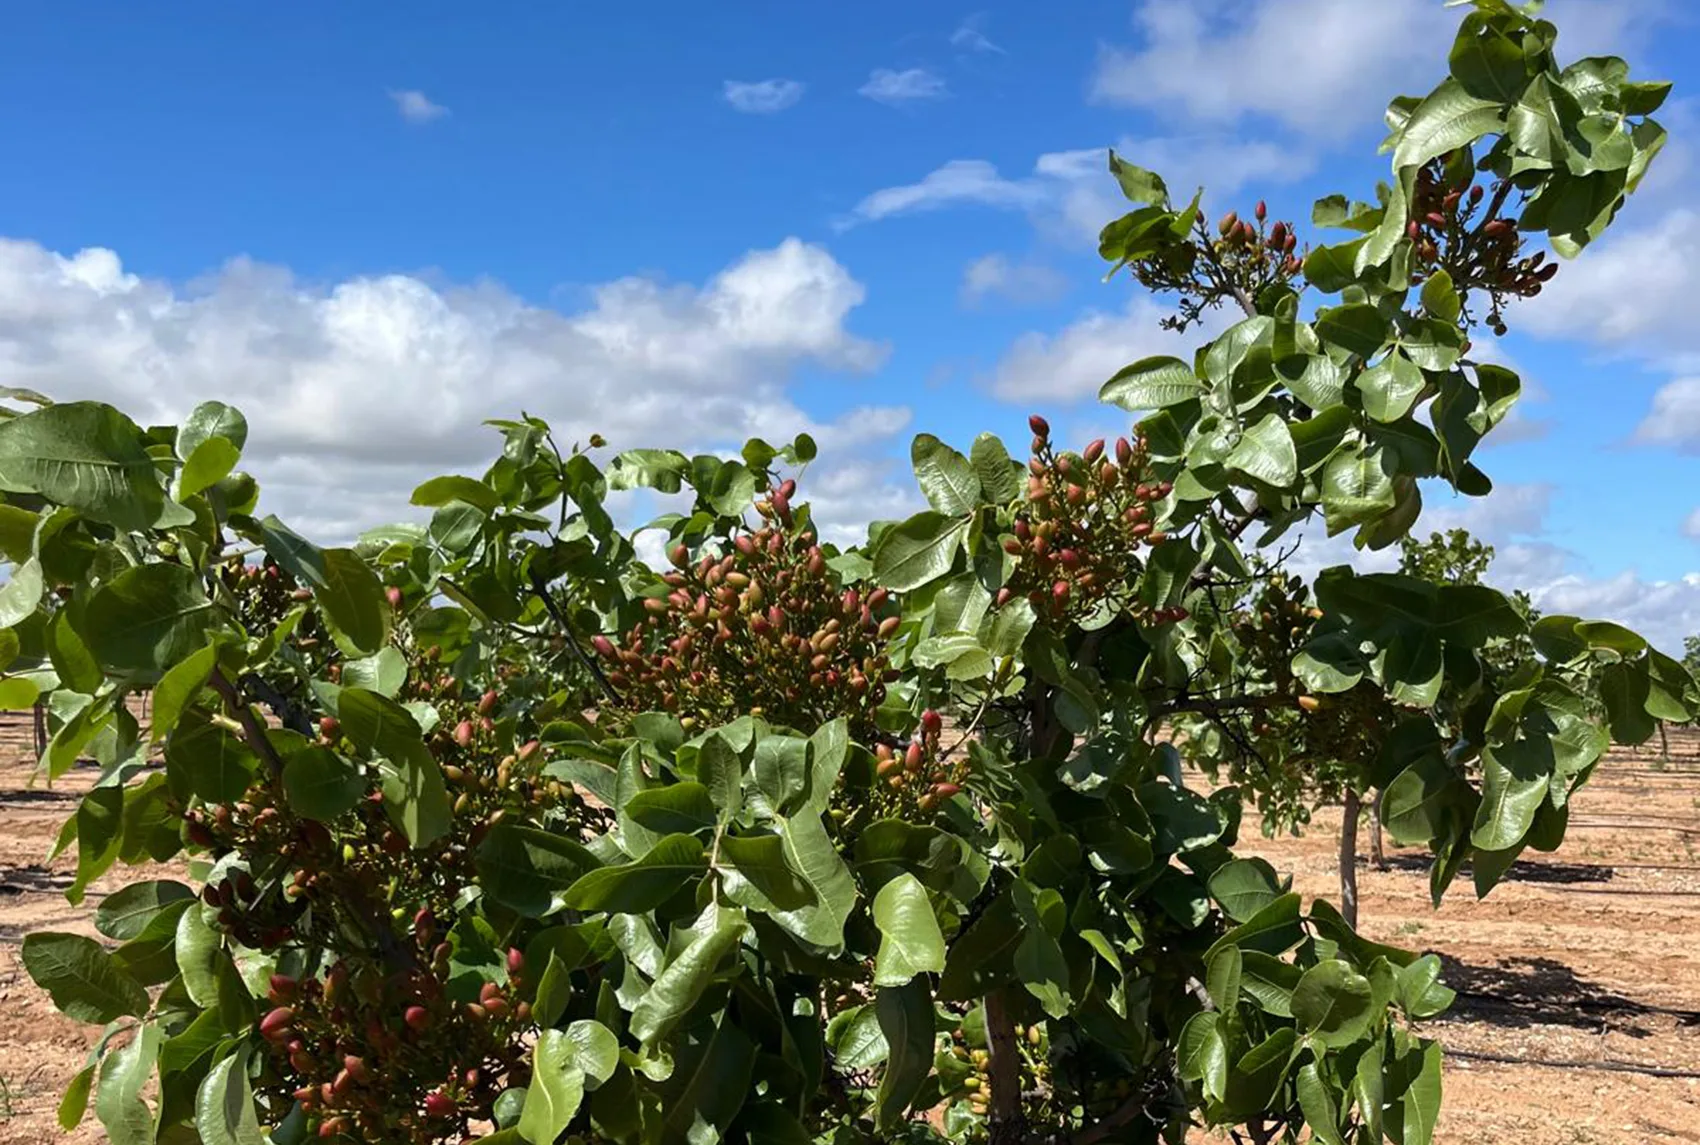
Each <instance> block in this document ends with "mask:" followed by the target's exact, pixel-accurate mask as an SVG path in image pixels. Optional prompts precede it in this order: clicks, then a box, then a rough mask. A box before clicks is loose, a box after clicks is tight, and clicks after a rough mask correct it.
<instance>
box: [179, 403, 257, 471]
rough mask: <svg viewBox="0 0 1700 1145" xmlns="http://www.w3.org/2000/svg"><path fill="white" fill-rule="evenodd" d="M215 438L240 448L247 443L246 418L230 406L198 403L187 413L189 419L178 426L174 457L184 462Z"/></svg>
mask: <svg viewBox="0 0 1700 1145" xmlns="http://www.w3.org/2000/svg"><path fill="white" fill-rule="evenodd" d="M215 437H220V438H223V439H224V440H225V441H228V442H229V443H230V444H231V445H234V446H235V447H236V448H237V449H241V448H242V447H243V446H245V445H247V444H248V419H247V418H245V417H243V416H242V411H240V410H238V409H236V408H235V407H234V406H227V405H225V404H224V403H223V402H202V403H201V404H200V405H198V406H196V407H195V408H194V409H192V410H190V411H189V416H188V417H186V418H184V419H183V424H182V425H181V426H180V427H178V430H177V456H178V457H181V458H183V459H184V460H188V459H189V458H191V457H193V456H194V455H195V451H196V450H197V449H199V448H200V447H201V445H202V444H203V443H205V442H207V441H210V440H212V439H213V438H215Z"/></svg>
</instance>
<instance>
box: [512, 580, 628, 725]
mask: <svg viewBox="0 0 1700 1145" xmlns="http://www.w3.org/2000/svg"><path fill="white" fill-rule="evenodd" d="M531 591H532V592H533V593H535V594H536V595H537V599H539V600H541V601H542V602H543V607H544V608H546V609H548V610H549V615H550V617H551V618H552V619H553V620H554V621H555V623H556V624H557V625H559V626H560V629H561V634H562V635H563V636H564V637H566V641H567V647H569V648H571V649H572V650H573V654H574V655H575V656H577V657H578V662H579V663H580V664H581V665H582V666H583V667H584V669H585V671H587V672H589V673H590V674H591V675H592V676H594V677H595V678H596V682H597V683H598V684H600V685H602V690H603V691H604V692H605V693H607V695H608V698H609V699H610V700H613V701H614V703H616V704H620V703H623V702H624V701H623V700H621V699H620V693H619V692H617V691H615V690H614V685H613V684H611V683H609V682H608V677H607V676H605V675H603V674H602V667H601V665H599V664H597V663H596V661H595V660H593V659H591V657H590V654H589V653H588V652H586V651H585V650H584V649H583V648H582V647H580V646H579V642H578V636H577V635H575V634H574V632H573V626H572V625H571V624H569V623H568V622H567V617H566V614H565V613H563V612H562V611H561V606H560V605H558V604H556V603H555V598H554V597H553V596H551V595H550V593H549V586H548V584H547V583H545V581H544V580H543V574H542V573H540V572H538V571H537V570H536V569H532V570H531Z"/></svg>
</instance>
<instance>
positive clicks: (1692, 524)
mask: <svg viewBox="0 0 1700 1145" xmlns="http://www.w3.org/2000/svg"><path fill="white" fill-rule="evenodd" d="M1682 535H1683V536H1685V537H1688V538H1690V539H1691V540H1696V541H1700V509H1696V510H1694V512H1692V513H1690V514H1688V516H1687V518H1686V519H1685V520H1684V521H1683V522H1682Z"/></svg>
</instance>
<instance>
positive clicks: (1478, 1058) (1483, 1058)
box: [1446, 1050, 1700, 1078]
mask: <svg viewBox="0 0 1700 1145" xmlns="http://www.w3.org/2000/svg"><path fill="white" fill-rule="evenodd" d="M1446 1056H1447V1057H1449V1058H1458V1059H1460V1060H1462V1061H1472V1062H1494V1063H1496V1064H1498V1065H1532V1066H1540V1067H1541V1068H1543V1069H1581V1070H1602V1071H1604V1072H1606V1073H1634V1074H1641V1075H1642V1076H1644V1077H1681V1078H1700V1069H1667V1068H1665V1067H1664V1066H1648V1065H1636V1064H1635V1063H1634V1062H1620V1061H1611V1060H1605V1061H1597V1062H1584V1061H1564V1060H1557V1061H1555V1060H1553V1059H1550V1058H1520V1057H1513V1056H1511V1055H1510V1054H1484V1053H1477V1052H1476V1051H1475V1050H1447V1051H1446Z"/></svg>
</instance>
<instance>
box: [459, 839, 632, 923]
mask: <svg viewBox="0 0 1700 1145" xmlns="http://www.w3.org/2000/svg"><path fill="white" fill-rule="evenodd" d="M473 861H474V864H475V866H476V867H477V870H478V881H479V885H480V886H481V887H482V888H483V891H484V895H485V897H486V898H488V899H490V900H491V901H492V902H496V903H500V904H501V905H502V906H505V907H507V908H508V909H509V910H512V911H513V912H515V913H516V914H519V915H522V916H524V917H526V918H541V917H542V916H543V915H544V914H546V913H548V911H549V908H550V906H551V905H552V904H553V902H554V899H555V895H556V894H557V893H560V892H563V891H565V890H566V889H567V888H568V887H570V886H572V885H573V884H574V883H575V882H576V881H577V880H578V879H579V878H580V877H581V876H583V875H584V874H585V872H587V871H591V870H595V869H597V868H598V867H599V866H600V865H601V864H600V863H598V862H597V860H596V856H595V855H593V854H592V853H591V852H590V851H589V850H587V849H586V848H585V847H584V846H583V845H582V844H580V843H577V842H575V841H574V840H572V839H569V838H567V837H566V836H565V835H559V834H554V833H552V832H549V831H542V830H539V829H537V828H535V827H522V826H519V825H517V824H513V823H498V824H496V826H494V827H492V828H491V829H490V833H489V834H488V835H486V836H484V840H483V842H481V843H479V844H478V849H477V851H476V852H475V854H474V860H473Z"/></svg>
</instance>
